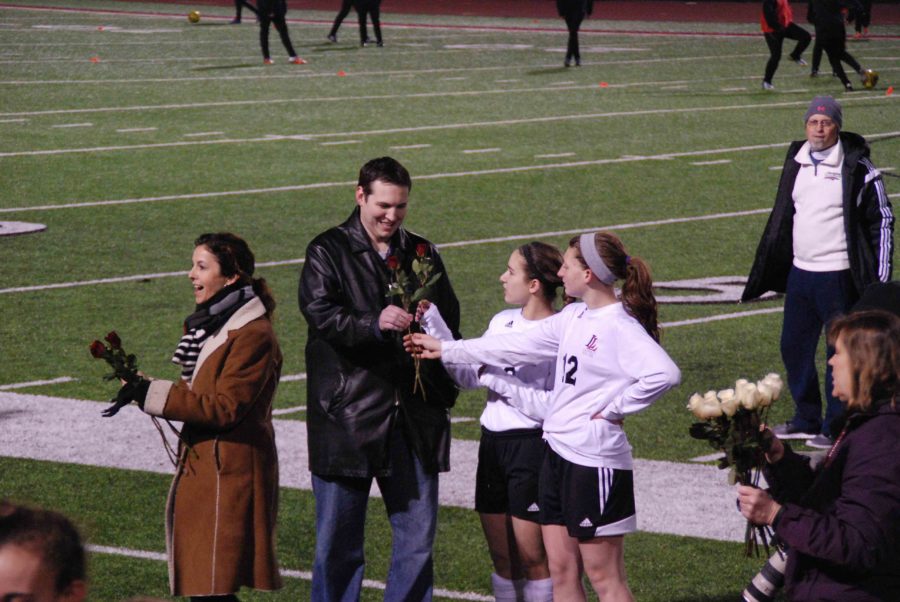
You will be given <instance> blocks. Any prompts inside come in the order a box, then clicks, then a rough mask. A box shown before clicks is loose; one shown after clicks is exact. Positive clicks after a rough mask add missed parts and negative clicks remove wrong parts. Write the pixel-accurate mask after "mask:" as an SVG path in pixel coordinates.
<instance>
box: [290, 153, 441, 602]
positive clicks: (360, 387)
mask: <svg viewBox="0 0 900 602" xmlns="http://www.w3.org/2000/svg"><path fill="white" fill-rule="evenodd" d="M411 188H412V179H411V178H410V176H409V172H408V171H407V170H406V168H405V167H403V165H401V164H400V163H399V162H398V161H397V160H395V159H393V158H391V157H380V158H377V159H372V160H371V161H368V162H367V163H366V164H365V165H363V166H362V168H361V169H360V171H359V178H358V180H357V186H356V190H355V194H354V199H355V208H354V210H353V212H352V213H351V214H350V216H349V217H348V218H347V219H346V221H344V223H342V224H340V225H339V226H335V227H333V228H330V229H328V230H326V231H325V232H323V233H321V234H319V235H318V236H316V237H315V238H314V239H313V240H312V242H310V243H309V245H308V246H307V249H306V262H305V263H304V264H303V271H302V272H301V274H300V286H299V295H298V296H299V301H300V311H301V312H302V313H303V316H304V317H305V318H306V323H307V325H308V327H309V332H308V338H307V342H306V373H307V375H308V377H307V381H306V384H307V398H306V406H307V410H306V412H307V414H306V430H307V443H308V445H309V470H310V472H312V488H313V496H314V497H315V501H316V549H315V559H314V561H313V567H312V594H311V599H312V600H313V602H330V601H333V600H358V599H359V596H360V589H361V587H362V584H363V576H364V573H365V567H366V561H365V555H364V543H365V541H364V540H365V525H366V512H367V505H368V501H369V490H370V489H371V486H372V480H373V479H374V480H376V481H377V482H378V488H379V490H380V491H381V494H382V497H383V499H384V504H385V508H386V510H387V513H388V519H389V521H390V524H391V535H392V537H391V544H390V545H391V561H390V568H389V570H388V577H387V584H386V587H385V590H384V600H386V601H388V602H401V601H402V602H416V601H422V602H425V601H428V600H431V598H432V591H433V588H434V556H433V545H434V536H435V532H436V528H437V511H438V473H440V472H446V471H448V470H449V469H450V411H449V408H450V407H452V406H453V404H454V403H455V402H456V397H457V395H458V394H459V391H458V390H457V388H456V386H455V385H454V383H453V380H452V378H451V377H450V375H449V374H447V371H446V370H445V369H444V367H443V366H442V365H441V363H440V362H429V361H423V362H421V363H420V364H419V366H418V369H417V367H416V364H415V363H414V361H413V358H411V357H410V356H409V355H408V354H407V353H405V352H404V350H403V342H402V339H401V336H402V334H401V333H403V332H406V331H407V329H409V328H410V325H411V324H412V322H413V315H411V314H410V313H409V312H410V309H412V311H416V310H415V309H413V308H411V307H401V306H400V304H402V297H401V296H400V295H391V296H389V295H388V293H389V283H391V282H399V281H400V280H401V274H402V278H403V279H405V280H413V279H414V278H415V276H413V274H412V271H413V262H415V261H418V259H419V258H422V257H428V258H430V260H431V266H432V268H433V272H432V274H433V275H435V274H440V277H439V278H438V280H437V281H435V282H434V283H433V285H432V286H431V289H430V291H429V292H428V297H427V298H428V299H429V300H430V301H433V302H434V303H435V304H437V305H438V307H440V308H441V311H442V312H443V315H444V318H445V319H446V321H447V324H448V325H449V328H450V331H451V332H452V333H454V336H458V334H457V333H458V330H459V302H458V301H457V299H456V294H455V293H454V292H453V286H452V285H451V283H450V278H449V276H448V275H447V270H446V268H445V267H444V263H443V261H442V260H441V256H440V255H439V254H438V251H437V248H436V247H435V246H434V245H433V244H431V243H430V242H428V241H427V240H426V239H424V238H422V237H421V236H419V235H417V234H414V233H412V232H410V231H409V230H406V229H405V228H404V227H403V222H404V220H405V219H406V215H407V212H408V210H409V203H410V199H409V193H410V189H411ZM408 292H409V293H410V294H412V292H413V291H408ZM398 302H399V303H398ZM394 303H397V304H394ZM417 374H418V375H419V376H420V379H417V378H416V375H417Z"/></svg>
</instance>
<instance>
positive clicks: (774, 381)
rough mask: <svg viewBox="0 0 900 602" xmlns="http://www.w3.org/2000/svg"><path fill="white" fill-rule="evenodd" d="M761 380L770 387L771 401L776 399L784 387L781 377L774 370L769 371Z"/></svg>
mask: <svg viewBox="0 0 900 602" xmlns="http://www.w3.org/2000/svg"><path fill="white" fill-rule="evenodd" d="M763 382H764V383H766V384H767V385H769V387H771V388H772V401H775V400H777V399H778V398H779V397H780V396H781V391H782V389H784V381H783V380H781V377H780V376H779V375H778V374H776V373H774V372H769V373H768V374H766V376H765V378H763Z"/></svg>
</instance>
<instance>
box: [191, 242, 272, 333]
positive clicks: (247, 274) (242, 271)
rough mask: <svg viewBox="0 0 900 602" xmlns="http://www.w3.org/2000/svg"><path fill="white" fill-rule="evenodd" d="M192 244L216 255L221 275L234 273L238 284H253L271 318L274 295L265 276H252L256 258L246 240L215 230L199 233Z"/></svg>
mask: <svg viewBox="0 0 900 602" xmlns="http://www.w3.org/2000/svg"><path fill="white" fill-rule="evenodd" d="M194 246H195V247H200V246H204V247H206V248H207V249H209V252H210V253H212V254H213V255H215V256H216V259H217V260H218V261H219V268H220V270H221V271H222V275H223V276H225V277H226V278H231V277H232V276H235V275H236V276H237V277H238V282H239V283H240V284H245V285H246V284H250V285H251V286H253V292H254V293H256V296H257V297H259V300H260V301H262V304H263V306H264V307H265V308H266V317H267V318H269V319H270V320H271V319H272V318H273V313H274V311H275V297H274V296H272V290H271V289H270V288H269V285H268V284H266V280H265V278H254V277H253V272H254V271H255V269H256V258H255V257H254V256H253V251H251V250H250V245H248V244H247V241H245V240H244V239H243V238H241V237H240V236H238V235H237V234H232V233H231V232H216V233H208V234H201V235H200V236H199V237H198V238H197V240H195V241H194Z"/></svg>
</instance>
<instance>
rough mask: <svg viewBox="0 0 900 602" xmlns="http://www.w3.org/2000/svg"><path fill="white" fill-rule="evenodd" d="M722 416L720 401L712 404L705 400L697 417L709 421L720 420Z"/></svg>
mask: <svg viewBox="0 0 900 602" xmlns="http://www.w3.org/2000/svg"><path fill="white" fill-rule="evenodd" d="M721 415H722V406H721V405H719V401H718V400H716V401H715V402H714V403H710V402H709V401H707V400H706V399H704V400H703V403H702V405H701V406H700V410H699V413H698V414H697V417H698V418H700V419H701V420H708V419H710V418H718V417H719V416H721Z"/></svg>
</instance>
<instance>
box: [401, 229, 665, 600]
mask: <svg viewBox="0 0 900 602" xmlns="http://www.w3.org/2000/svg"><path fill="white" fill-rule="evenodd" d="M559 276H560V278H561V279H562V281H563V285H564V286H565V292H566V295H568V296H570V297H576V298H580V299H581V301H582V302H581V303H571V304H569V305H567V306H566V307H565V308H564V309H563V310H562V311H560V312H559V313H558V314H555V315H553V316H550V317H548V318H545V319H543V320H542V321H541V322H540V324H538V326H536V327H534V328H532V329H530V330H527V331H524V332H519V333H513V334H503V335H496V336H488V337H482V338H480V339H471V340H465V341H443V342H442V341H439V340H438V339H435V338H434V337H430V336H428V335H425V334H412V335H410V336H409V337H407V349H408V350H409V351H410V352H411V353H413V354H416V355H418V356H420V357H423V358H442V359H443V361H444V362H445V363H446V364H448V365H449V364H475V363H483V364H487V365H491V366H498V367H503V366H508V365H510V364H525V363H534V362H540V361H547V360H552V359H554V358H555V360H556V378H555V383H554V387H553V391H552V393H551V394H550V395H549V407H548V409H547V413H546V416H545V417H544V424H543V430H544V440H545V441H546V442H547V444H548V445H547V446H546V447H545V454H544V460H543V465H542V466H541V482H540V488H539V498H540V500H539V504H540V521H541V526H542V528H541V532H542V536H543V539H544V546H545V547H546V550H547V559H548V561H549V565H550V577H551V579H552V580H553V599H554V600H565V601H566V602H578V601H583V600H585V599H586V594H585V591H584V588H583V586H582V581H581V579H582V576H583V574H584V573H587V576H588V578H589V579H590V582H591V585H592V586H593V588H594V590H595V591H596V592H597V595H598V597H599V598H600V599H601V600H603V601H604V602H623V601H625V602H628V601H633V600H634V597H633V595H632V593H631V590H630V589H629V588H628V581H627V578H626V576H625V556H624V550H625V547H624V541H625V540H624V536H625V534H626V533H632V532H634V531H635V530H636V529H637V519H636V515H635V505H634V481H633V474H632V467H633V459H632V456H631V446H630V445H629V444H628V439H627V438H626V436H625V431H624V430H623V428H622V425H623V420H624V418H625V416H627V415H629V414H633V413H636V412H640V411H641V410H645V409H647V408H648V407H649V406H650V405H651V404H652V403H653V402H654V401H656V400H657V399H659V398H660V397H661V396H662V395H663V394H664V393H665V392H666V391H668V390H669V389H670V388H672V387H674V386H676V385H677V384H678V383H679V382H680V380H681V373H680V371H679V370H678V367H677V366H676V365H675V363H674V362H672V360H671V359H670V358H669V356H668V355H667V354H666V352H665V351H663V349H662V347H660V346H659V343H658V341H659V325H658V322H657V313H656V299H655V298H654V297H653V288H652V287H653V283H652V279H651V277H650V269H649V267H648V266H647V264H646V263H644V261H642V260H641V259H639V258H638V257H633V256H629V255H628V253H627V252H626V251H625V247H624V246H623V245H622V242H621V241H620V240H619V238H618V237H616V236H615V235H613V234H610V233H608V232H597V233H588V234H583V235H582V236H577V237H575V238H573V239H572V240H571V241H569V248H568V249H567V250H566V253H565V256H564V261H563V265H562V268H561V269H560V271H559ZM617 280H624V283H623V284H622V294H621V299H620V298H619V297H618V296H617V295H616V291H615V288H614V287H613V284H614V283H615V282H616V281H617ZM484 377H490V378H485V379H484V380H482V384H484V385H486V386H487V387H489V388H490V389H491V390H493V391H497V392H500V393H506V392H507V391H515V389H516V387H517V384H516V381H515V380H514V379H511V378H509V377H506V376H504V375H500V374H497V375H494V374H491V375H487V374H485V375H484V376H483V377H482V378H484ZM504 386H506V387H507V388H505V389H504V388H501V387H504ZM509 398H510V400H511V401H515V400H516V398H517V394H516V393H512V394H510V395H509Z"/></svg>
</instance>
